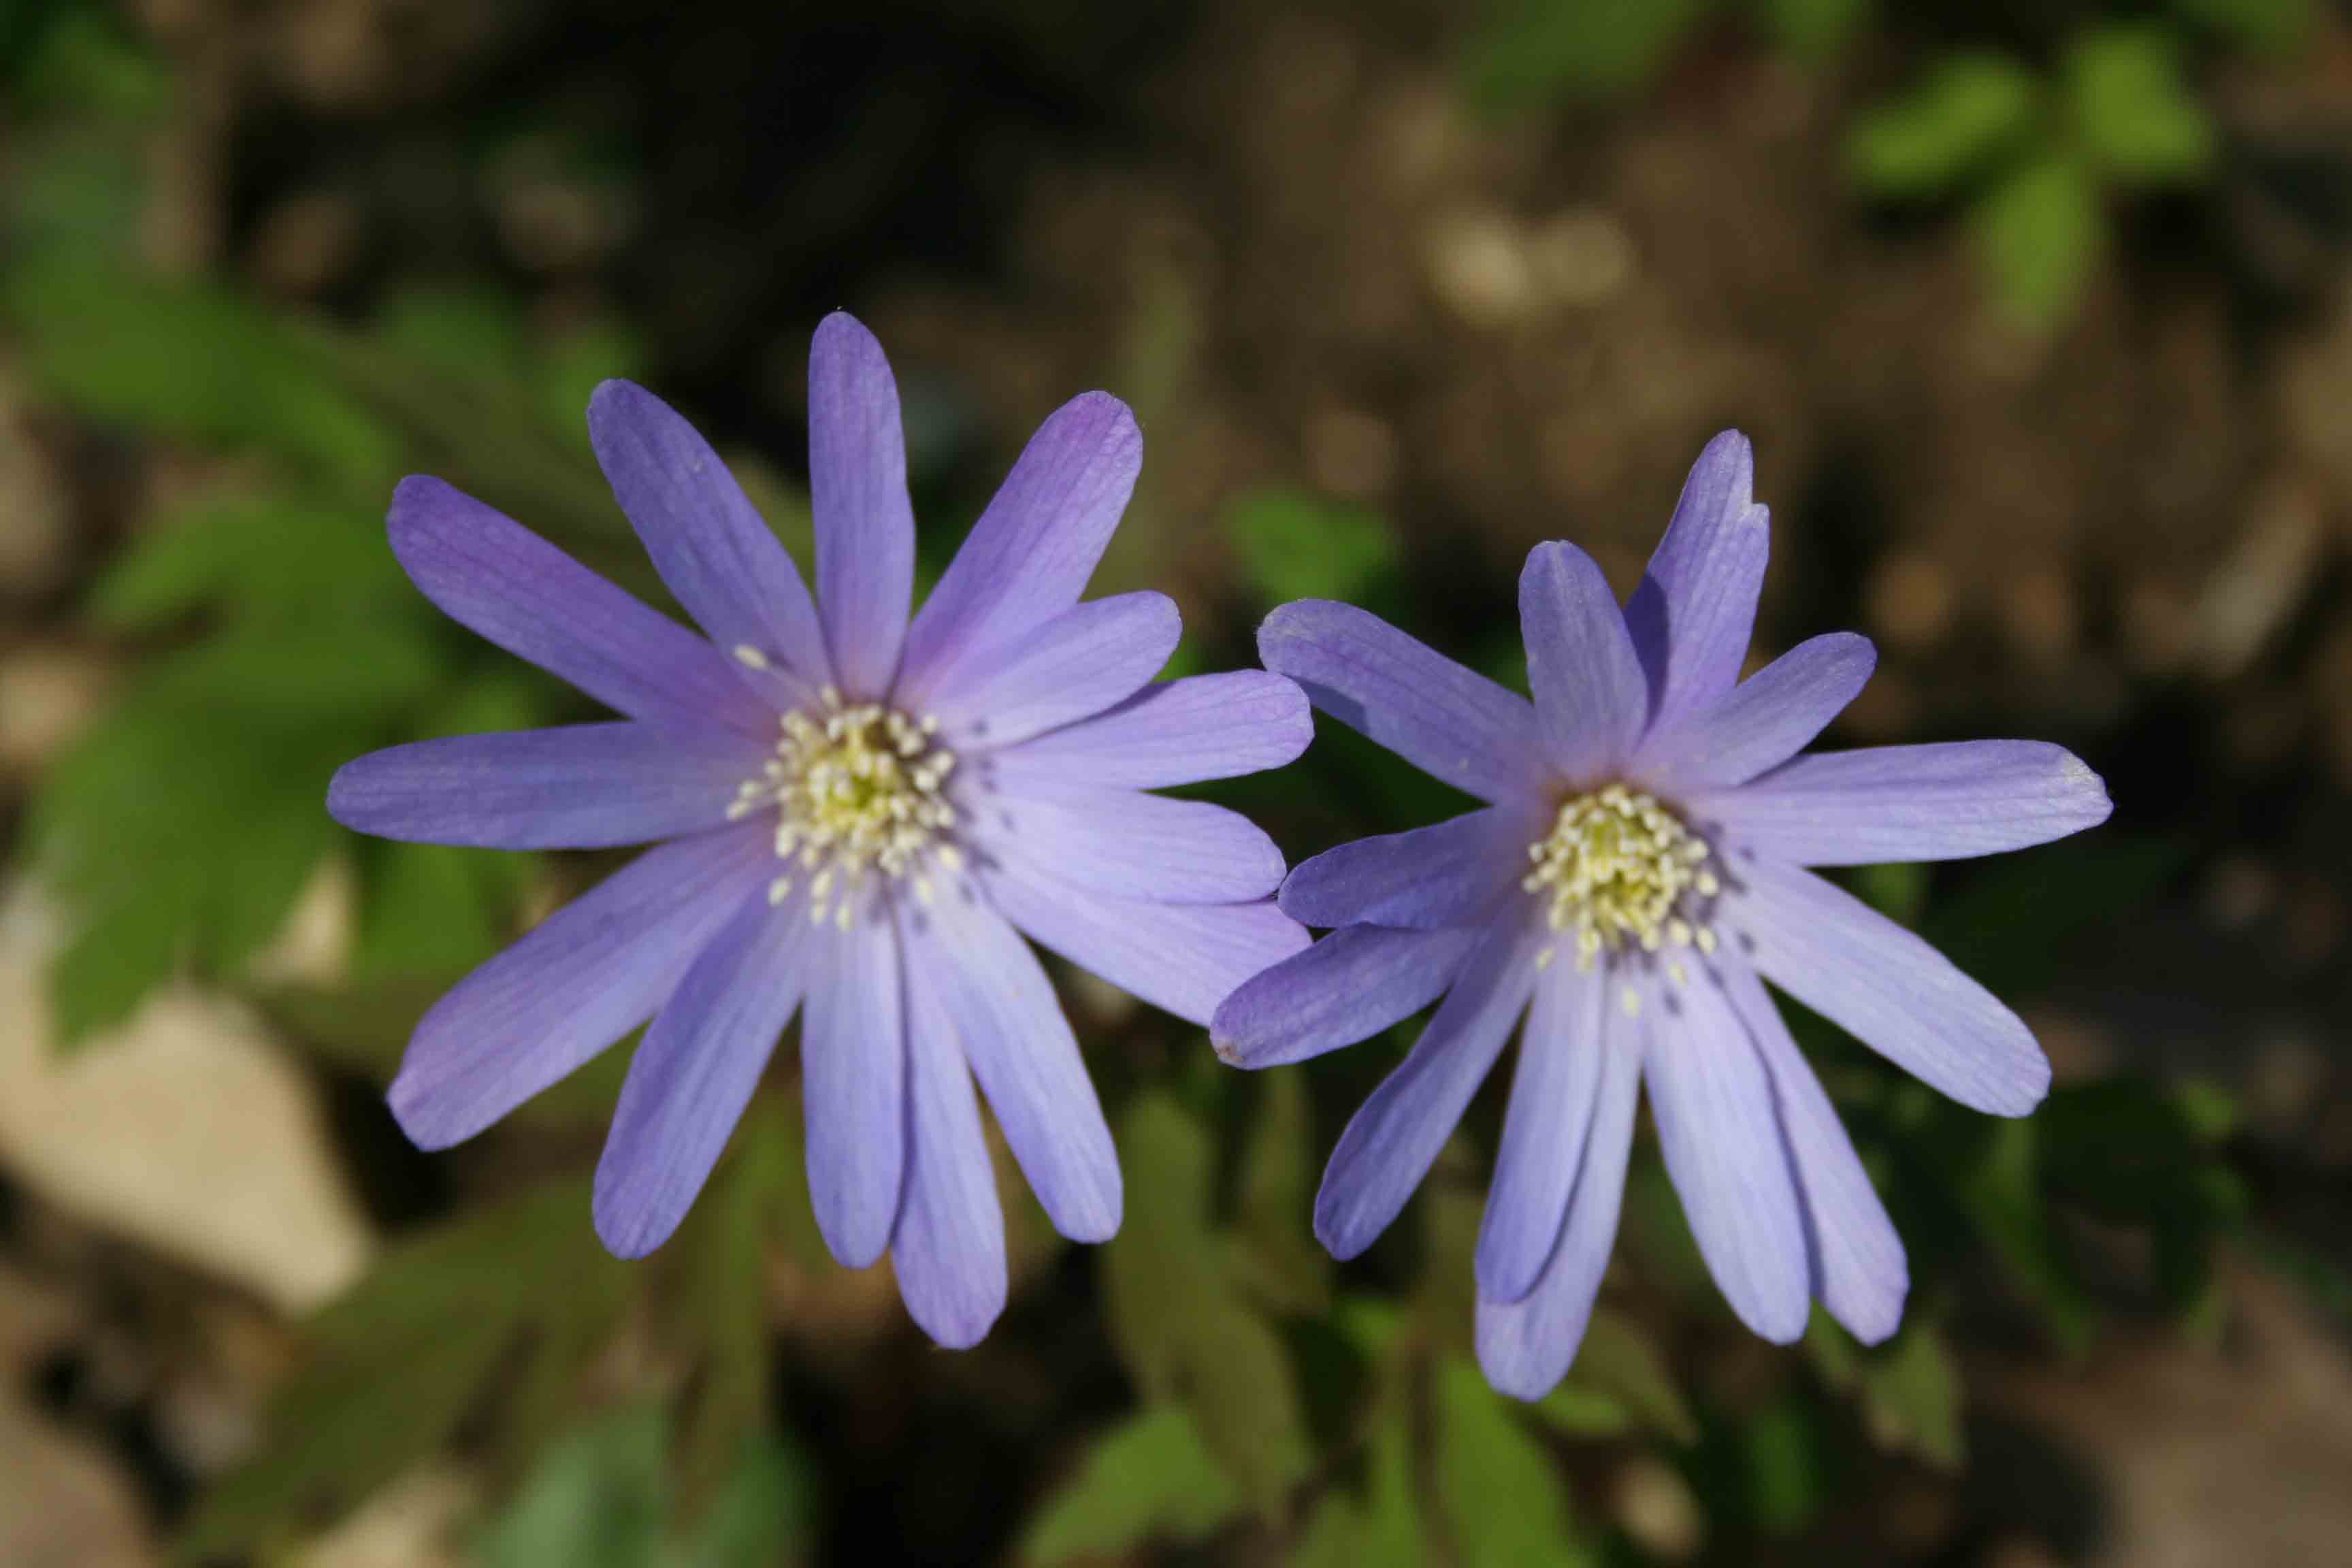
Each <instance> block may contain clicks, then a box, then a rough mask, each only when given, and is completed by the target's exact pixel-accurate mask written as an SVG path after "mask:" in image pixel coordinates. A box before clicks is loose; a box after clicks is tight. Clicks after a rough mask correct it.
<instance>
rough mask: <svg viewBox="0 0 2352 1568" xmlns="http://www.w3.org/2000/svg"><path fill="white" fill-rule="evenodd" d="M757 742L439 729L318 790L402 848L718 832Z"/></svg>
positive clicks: (546, 845) (568, 844) (642, 732)
mask: <svg viewBox="0 0 2352 1568" xmlns="http://www.w3.org/2000/svg"><path fill="white" fill-rule="evenodd" d="M767 757H768V751H767V748H766V747H764V746H762V745H761V743H760V742H757V741H754V740H752V739H751V737H749V736H747V735H740V734H738V733H736V732H735V731H731V730H717V729H713V730H661V729H656V728H655V727H654V726H652V725H649V724H635V723H619V724H575V725H572V726H570V727H568V728H565V729H560V730H524V731H512V732H509V733H505V734H495V735H449V736H446V737H444V738H442V739H440V740H436V741H419V742H415V743H414V744H411V745H406V746H394V747H391V748H390V749H388V750H385V751H381V752H369V753H368V754H367V755H366V756H363V757H360V758H357V759H355V760H354V761H352V762H349V763H344V764H343V765H342V766H341V768H339V769H337V770H336V773H335V776H334V780H333V782H332V783H331V784H328V786H327V814H328V815H329V816H332V817H333V818H334V819H335V820H336V821H337V822H340V823H341V824H342V825H343V826H346V827H350V828H354V829H356V830H358V831H359V832H362V833H372V834H373V835H375V836H376V837H379V838H397V839H402V840H404V841H406V842H409V843H414V844H464V845H474V846H478V847H484V848H489V849H598V848H604V847H610V846H614V845H620V844H646V843H650V842H652V841H653V840H655V839H657V838H675V837H678V836H679V835H681V834H687V833H698V832H700V831H702V830H703V829H705V828H710V827H719V826H724V825H725V823H726V822H727V820H728V816H727V811H728V807H729V806H730V805H732V804H733V803H734V800H735V789H736V785H738V784H740V783H742V782H743V781H744V780H746V779H752V778H757V777H759V776H760V769H761V765H762V764H763V763H765V762H766V760H767Z"/></svg>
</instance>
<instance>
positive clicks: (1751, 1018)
mask: <svg viewBox="0 0 2352 1568" xmlns="http://www.w3.org/2000/svg"><path fill="white" fill-rule="evenodd" d="M1715 967H1716V969H1717V972H1718V973H1720V974H1721V975H1722V976H1723V979H1724V983H1725V986H1726V988H1727V992H1728V994H1729V995H1730V998H1731V1005H1732V1006H1733V1008H1734V1009H1735V1010H1736V1011H1737V1012H1738V1015H1739V1017H1740V1020H1741V1022H1743V1023H1745V1024H1746V1025H1747V1026H1748V1036H1749V1037H1751V1038H1752V1039H1754V1040H1755V1042H1756V1047H1757V1049H1758V1050H1759V1052H1761V1053H1762V1055H1763V1058H1764V1068H1765V1070H1766V1071H1767V1072H1768V1073H1769V1074H1770V1075H1771V1078H1772V1089H1773V1092H1774V1094H1775V1095H1777V1096H1778V1097H1779V1101H1780V1125H1781V1127H1782V1128H1783V1129H1784V1130H1785V1131H1786V1132H1787V1134H1788V1139H1789V1152H1790V1155H1791V1156H1792V1157H1793V1158H1794V1159H1795V1161H1796V1164H1797V1189H1798V1195H1799V1196H1800V1197H1801V1198H1802V1199H1803V1200H1804V1205H1805V1233H1806V1236H1807V1237H1808V1239H1809V1240H1810V1241H1811V1254H1812V1262H1811V1266H1812V1276H1813V1293H1814V1294H1815V1295H1817V1296H1819V1297H1820V1298H1821V1300H1822V1306H1824V1307H1827V1308H1828V1309H1829V1310H1830V1315H1831V1316H1832V1317H1833V1318H1835V1319H1836V1320H1837V1321H1839V1322H1841V1323H1843V1324H1844V1325H1845V1326H1846V1329H1847V1331H1849V1332H1850V1333H1852V1334H1853V1337H1854V1338H1856V1339H1858V1340H1860V1341H1861V1342H1863V1343H1864V1344H1866V1345H1874V1344H1876V1343H1878V1342H1880V1341H1881V1340H1884V1339H1885V1338H1887V1337H1888V1336H1889V1335H1891V1334H1893V1333H1894V1332H1895V1328H1896V1326H1897V1325H1898V1324H1900V1323H1901V1322H1902V1321H1903V1299H1904V1297H1905V1295H1906V1294H1907V1293H1908V1291H1909V1290H1910V1288H1911V1275H1910V1269H1909V1268H1908V1266H1907V1265H1906V1263H1905V1261H1904V1257H1903V1238H1902V1237H1900V1236H1898V1235H1896V1234H1895V1222H1894V1221H1893V1220H1891V1219H1889V1218H1887V1216H1886V1205H1885V1204H1883V1203H1881V1202H1879V1199H1878V1190H1877V1189H1876V1188H1875V1187H1874V1186H1872V1185H1871V1183H1870V1173H1868V1172H1866V1171H1864V1169H1863V1168H1862V1160H1861V1157H1860V1156H1858V1155H1857V1154H1855V1153H1854V1152H1853V1140H1851V1139H1849V1138H1848V1137H1847V1136H1846V1132H1845V1126H1844V1124H1843V1122H1841V1121H1839V1120H1838V1114H1837V1110H1835V1108H1834V1107H1832V1105H1831V1104H1830V1097H1829V1096H1828V1095H1827V1094H1825V1093H1823V1092H1822V1084H1821V1079H1818V1078H1816V1077H1814V1076H1813V1069H1812V1067H1811V1064H1810V1063H1808V1062H1807V1061H1806V1060H1805V1057H1804V1053H1803V1052H1801V1051H1800V1050H1799V1049H1798V1048H1797V1042H1796V1041H1795V1040H1793V1039H1791V1038H1790V1036H1789V1026H1788V1025H1787V1023H1786V1022H1785V1021H1783V1020H1782V1018H1781V1016H1780V1009H1779V1008H1778V1007H1776V1006H1774V1005H1772V998H1771V997H1769V996H1768V995H1766V994H1764V986H1763V984H1762V982H1760V981H1759V980H1758V979H1757V978H1756V974H1755V972H1754V971H1753V970H1751V969H1749V968H1748V965H1747V963H1745V962H1744V961H1742V960H1741V959H1740V958H1739V956H1738V954H1737V953H1734V952H1722V953H1719V954H1717V958H1716V960H1715Z"/></svg>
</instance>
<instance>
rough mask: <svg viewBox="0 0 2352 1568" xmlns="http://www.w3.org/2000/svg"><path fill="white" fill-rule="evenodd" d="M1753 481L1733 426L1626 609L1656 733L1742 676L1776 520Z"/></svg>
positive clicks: (1681, 504)
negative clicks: (1759, 497)
mask: <svg viewBox="0 0 2352 1568" xmlns="http://www.w3.org/2000/svg"><path fill="white" fill-rule="evenodd" d="M1755 479H1756V458H1755V453H1754V452H1753V451H1752V450H1751V449H1750V448H1749V447H1748V437H1745V436H1742V435H1741V434H1740V433H1739V432H1738V431H1737V430H1726V431H1725V432H1724V433H1723V434H1722V435H1720V436H1717V437H1716V438H1715V439H1714V440H1712V441H1709V442H1708V443H1707V444H1706V449H1705V450H1704V451H1702V452H1700V453H1699V455H1698V461H1697V462H1696V463H1694V464H1692V465H1691V471H1690V478H1689V479H1686V480H1685V481H1684V484H1683V493H1682V499H1681V500H1678V501H1676V502H1675V516H1674V521H1672V522H1670V523H1668V524H1667V525H1666V533H1665V537H1664V539H1661V540H1660V541H1659V542H1658V548H1657V551H1656V552H1655V553H1654V554H1653V555H1652V556H1651V557H1650V565H1649V570H1648V571H1647V572H1646V573H1644V574H1643V577H1642V581H1641V584H1640V585H1639V586H1637V587H1636V588H1635V589H1634V590H1633V598H1632V599H1631V600H1629V601H1627V603H1626V605H1625V624H1626V626H1627V627H1628V628H1629V629H1630V630H1631V631H1632V633H1633V646H1634V648H1635V649H1636V650H1637V651H1638V652H1639V653H1640V655H1641V658H1642V668H1643V669H1644V670H1646V671H1647V672H1648V674H1649V680H1650V724H1651V727H1652V728H1653V729H1654V730H1668V729H1673V728H1675V727H1677V726H1679V725H1680V724H1681V723H1682V722H1683V721H1685V720H1686V719H1688V718H1690V717H1691V716H1692V715H1694V714H1698V713H1704V712H1706V710H1708V709H1710V708H1712V707H1714V706H1715V704H1716V703H1717V702H1718V701H1720V700H1722V698H1723V696H1724V694H1725V693H1726V692H1727V691H1729V690H1730V689H1731V688H1732V684H1733V683H1734V682H1735V681H1737V680H1738V679H1739V667H1740V665H1741V663H1742V662H1743V661H1744V660H1745V659H1746V658H1747V657H1748V639H1749V638H1750V637H1752V636H1753V635H1754V633H1755V629H1756V602H1757V600H1758V599H1759V597H1760V596H1761V595H1762V594H1763V590H1764V560H1765V556H1766V554H1767V553H1768V552H1769V549H1770V545H1771V538H1770V522H1771V518H1770V514H1769V512H1768V511H1767V510H1765V509H1764V508H1763V507H1760V506H1758V505H1757V504H1755V500H1754V499H1753V498H1754V486H1755Z"/></svg>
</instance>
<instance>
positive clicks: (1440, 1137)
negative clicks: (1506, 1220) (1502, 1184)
mask: <svg viewBox="0 0 2352 1568" xmlns="http://www.w3.org/2000/svg"><path fill="white" fill-rule="evenodd" d="M1537 946H1538V939H1537V932H1536V931H1534V930H1532V929H1530V927H1529V924H1528V921H1523V920H1520V919H1519V918H1517V915H1513V916H1511V917H1510V918H1508V919H1507V920H1503V921H1496V923H1495V924H1493V925H1491V926H1489V927H1487V928H1486V932H1485V933H1484V934H1483V935H1482V936H1481V937H1480V938H1479V941H1478V943H1477V945H1476V946H1475V948H1473V949H1472V950H1471V952H1470V956H1469V957H1468V958H1467V959H1466V960H1465V962H1464V963H1463V966H1462V973H1461V974H1460V976H1459V977H1458V978H1456V979H1455V981H1454V989H1453V990H1452V991H1451V992H1449V993H1447V994H1446V998H1445V1000H1444V1003H1443V1004H1441V1005H1439V1007H1438V1009H1437V1012H1436V1013H1435V1015H1433V1016H1432V1017H1431V1018H1430V1020H1429V1026H1428V1027H1426V1028H1424V1029H1423V1030H1422V1032H1421V1038H1420V1039H1419V1040H1418V1041H1416V1042H1414V1044H1413V1047H1412V1052H1411V1053H1410V1054H1409V1055H1408V1056H1406V1058H1405V1059H1404V1062H1403V1064H1402V1066H1400V1067H1398V1068H1397V1069H1396V1070H1395V1071H1393V1072H1391V1073H1390V1074H1389V1076H1388V1077H1387V1078H1386V1079H1383V1080H1382V1081H1381V1086H1380V1087H1379V1088H1378V1089H1374V1090H1372V1093H1371V1097H1370V1099H1368V1100H1365V1101H1364V1104H1363V1108H1362V1109H1361V1110H1358V1111H1357V1112H1356V1115H1355V1119H1354V1120H1353V1121H1349V1123H1348V1130H1347V1131H1345V1132H1343V1133H1341V1134H1340V1135H1339V1147H1338V1148H1337V1149H1335V1150H1333V1151H1332V1152H1331V1163H1330V1164H1329V1165H1328V1166H1327V1167H1326V1168H1325V1169H1324V1172H1323V1186H1322V1189H1321V1190H1320V1191H1319V1192H1318V1193H1317V1194H1315V1234H1316V1236H1317V1237H1318V1239H1320V1240H1321V1241H1322V1243H1323V1245H1324V1247H1327V1248H1328V1250H1329V1251H1330V1254H1331V1256H1332V1257H1334V1258H1343V1259H1344V1258H1353V1257H1355V1256H1356V1255H1357V1254H1358V1253H1360V1252H1361V1251H1363V1250H1364V1248H1366V1247H1370V1245H1371V1244H1372V1243H1373V1242H1374V1241H1376V1240H1378V1239H1379V1238H1380V1234H1381V1232H1382V1231H1384V1230H1386V1229H1387V1228H1388V1227H1389V1222H1390V1221H1391V1220H1393V1219H1395V1218H1396V1216H1397V1213H1398V1211H1399V1210H1401V1209H1402V1208H1403V1207H1404V1205H1405V1201H1406V1200H1407V1199H1409V1198H1411V1197H1412V1194H1413V1189H1414V1188H1416V1187H1418V1186H1420V1185H1421V1179H1422V1177H1423V1176H1425V1175H1427V1174H1428V1173H1429V1167H1430V1164H1431V1163H1432V1162H1433V1161H1434V1160H1435V1159H1436V1158H1437V1152H1438V1151H1439V1150H1440V1149H1443V1148H1444V1146H1445V1141H1446V1139H1448V1138H1450V1137H1452V1136H1453V1134H1454V1127H1455V1126H1456V1125H1457V1124H1458V1123H1459V1122H1460V1121H1461V1120H1462V1112H1463V1111H1464V1110H1465V1109H1466V1108H1467V1107H1468V1106H1469V1104H1470V1097H1471V1096H1472V1095H1474V1094H1475V1093H1477V1092H1478V1086H1479V1084H1481V1083H1482V1082H1484V1081H1485V1080H1486V1071H1487V1069H1488V1068H1492V1067H1493V1066H1494V1065H1495V1058H1496V1055H1497V1054H1499V1053H1500V1052H1501V1050H1502V1048H1503V1041H1504V1040H1505V1039H1506V1038H1507V1037H1508V1036H1509V1035H1510V1032H1511V1026H1512V1025H1514V1024H1516V1023H1517V1022H1518V1021H1519V1012H1520V1009H1522V1008H1524V1007H1525V1006H1526V1005H1528V992H1529V991H1530V990H1531V989H1532V988H1533V987H1534V985H1535V978H1536V965H1535V954H1536V948H1537Z"/></svg>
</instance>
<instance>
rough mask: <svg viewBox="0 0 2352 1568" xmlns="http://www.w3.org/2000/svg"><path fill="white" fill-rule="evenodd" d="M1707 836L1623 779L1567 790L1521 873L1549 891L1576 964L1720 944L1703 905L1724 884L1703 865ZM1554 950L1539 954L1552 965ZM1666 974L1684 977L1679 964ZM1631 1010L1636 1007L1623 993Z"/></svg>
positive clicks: (1555, 920) (1554, 919)
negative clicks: (1587, 790) (1632, 951)
mask: <svg viewBox="0 0 2352 1568" xmlns="http://www.w3.org/2000/svg"><path fill="white" fill-rule="evenodd" d="M1707 854H1708V851H1707V847H1706V840H1705V839H1703V838H1701V837H1697V836H1696V834H1694V833H1692V832H1691V830H1690V829H1689V828H1687V827H1685V826H1683V821H1682V819H1681V818H1680V817H1678V816H1675V814H1674V813H1673V812H1672V811H1670V810H1668V809H1667V808H1666V807H1665V806H1663V805H1659V804H1658V801H1657V797H1655V796H1654V795H1649V794H1646V793H1644V792H1643V791H1641V790H1637V789H1628V788H1627V787H1626V786H1625V785H1623V784H1610V785H1608V786H1607V787H1606V788H1603V789H1599V790H1594V791H1592V792H1591V794H1588V795H1576V796H1573V797H1572V798H1570V800H1569V801H1568V803H1567V804H1566V805H1562V806H1561V807H1560V808H1559V817H1558V819H1557V820H1555V821H1554V822H1553V824H1552V829H1551V833H1550V835H1549V837H1544V838H1539V839H1538V840H1536V842H1534V843H1533V844H1530V845H1528V859H1529V860H1531V861H1533V862H1534V864H1535V869H1533V870H1531V871H1529V872H1528V874H1527V875H1526V876H1525V877H1523V878H1521V879H1519V885H1520V886H1521V887H1523V888H1525V889H1527V890H1528V892H1530V893H1542V892H1547V891H1548V892H1549V910H1548V911H1547V915H1546V918H1547V920H1548V921H1549V923H1550V926H1551V929H1552V930H1553V931H1559V932H1561V933H1563V934H1565V933H1567V932H1570V931H1573V932H1574V933H1575V945H1576V966H1577V967H1578V968H1579V969H1583V970H1590V969H1591V968H1592V967H1593V965H1594V963H1596V962H1597V961H1598V960H1599V959H1600V958H1601V955H1602V954H1603V953H1615V952H1620V951H1622V950H1623V949H1626V948H1628V947H1638V948H1640V949H1641V950H1642V951H1643V952H1658V951H1659V950H1660V949H1661V948H1664V947H1668V946H1672V947H1678V948H1680V947H1693V946H1696V948H1697V949H1698V950H1699V951H1700V952H1714V951H1715V932H1714V931H1711V930H1709V929H1708V928H1707V926H1706V921H1705V920H1704V918H1703V916H1701V915H1700V913H1699V912H1698V910H1697V909H1696V906H1697V904H1698V903H1699V902H1700V901H1702V900H1707V899H1712V898H1714V897H1715V895H1716V894H1717V892H1718V891H1719V890H1720V886H1719V884H1718V883H1717V880H1716V876H1715V873H1714V872H1713V871H1711V870H1709V869H1707V867H1706V860H1707ZM1553 953H1554V949H1552V948H1549V947H1547V948H1545V949H1544V950H1543V952H1540V953H1538V955H1537V960H1536V962H1537V963H1538V964H1547V963H1550V962H1551V960H1552V956H1553ZM1668 969H1669V973H1673V974H1674V976H1675V979H1676V980H1680V979H1681V978H1682V975H1681V973H1680V970H1681V966H1680V964H1679V963H1671V964H1669V966H1668ZM1626 999H1627V1010H1628V1011H1629V1012H1630V1011H1632V1010H1633V1005H1634V1003H1633V992H1632V991H1630V990H1629V991H1628V992H1627V993H1626Z"/></svg>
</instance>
